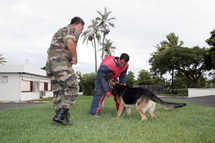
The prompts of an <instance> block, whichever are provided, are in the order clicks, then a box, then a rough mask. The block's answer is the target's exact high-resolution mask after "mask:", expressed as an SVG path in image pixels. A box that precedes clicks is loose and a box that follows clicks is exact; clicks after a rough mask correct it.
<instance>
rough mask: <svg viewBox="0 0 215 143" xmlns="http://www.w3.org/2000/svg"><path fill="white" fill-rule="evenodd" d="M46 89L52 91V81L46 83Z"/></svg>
mask: <svg viewBox="0 0 215 143" xmlns="http://www.w3.org/2000/svg"><path fill="white" fill-rule="evenodd" d="M44 90H45V91H51V83H50V82H45V83H44Z"/></svg>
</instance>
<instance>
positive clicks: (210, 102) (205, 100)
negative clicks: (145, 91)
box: [160, 95, 215, 108]
mask: <svg viewBox="0 0 215 143" xmlns="http://www.w3.org/2000/svg"><path fill="white" fill-rule="evenodd" d="M160 98H161V99H162V100H173V101H174V100H175V101H181V102H185V103H192V104H195V105H202V106H207V107H213V108H215V95H213V96H204V97H192V98H188V97H169V96H168V97H167V96H166V97H160Z"/></svg>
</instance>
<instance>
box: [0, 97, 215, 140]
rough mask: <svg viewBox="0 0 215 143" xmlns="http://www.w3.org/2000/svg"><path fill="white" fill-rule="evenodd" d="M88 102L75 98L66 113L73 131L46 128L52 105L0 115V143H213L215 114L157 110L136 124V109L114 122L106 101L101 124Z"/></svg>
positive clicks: (203, 110) (202, 109)
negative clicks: (75, 100)
mask: <svg viewBox="0 0 215 143" xmlns="http://www.w3.org/2000/svg"><path fill="white" fill-rule="evenodd" d="M91 101H92V96H83V95H79V97H78V99H77V102H76V104H75V105H73V106H71V109H70V114H71V116H70V119H69V120H70V121H71V122H72V123H73V124H74V125H73V126H59V125H55V124H53V123H52V122H51V120H52V118H53V117H54V109H53V103H46V104H42V105H35V106H29V107H21V108H9V109H5V110H1V111H0V142H1V143H7V142H9V143H11V142H15V143H18V142H24V143H25V142H35V143H36V142H38V143H41V142H51V143H53V142H56V143H59V142H77V143H85V142H89V143H92V142H95V143H99V142H101V143H104V142H107V143H121V142H125V143H139V142H141V143H144V142H146V143H151V142H152V143H153V142H159V143H163V142H165V143H174V142H177V143H178V142H179V143H185V142H187V143H199V142H202V143H203V142H208V143H213V142H215V108H209V107H204V106H198V105H193V104H189V103H188V104H187V106H185V107H183V108H180V109H175V110H165V109H163V108H161V107H160V106H159V105H157V106H156V110H155V115H156V116H157V118H156V119H155V120H151V117H150V114H148V113H147V114H146V116H147V118H148V121H146V122H139V121H140V119H141V117H140V115H139V114H138V113H137V111H136V109H135V108H132V109H131V116H130V117H129V116H127V115H126V114H124V113H123V114H122V115H121V117H120V118H119V119H117V120H113V118H114V117H115V116H116V113H117V112H116V109H115V102H114V101H113V98H112V97H108V98H105V103H104V106H103V107H102V110H101V112H100V115H101V116H102V118H94V117H92V116H90V115H89V109H90V106H91Z"/></svg>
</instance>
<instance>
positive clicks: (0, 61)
mask: <svg viewBox="0 0 215 143" xmlns="http://www.w3.org/2000/svg"><path fill="white" fill-rule="evenodd" d="M2 56H3V54H0V64H1V65H4V63H6V62H7V61H5V59H6V58H4V57H2Z"/></svg>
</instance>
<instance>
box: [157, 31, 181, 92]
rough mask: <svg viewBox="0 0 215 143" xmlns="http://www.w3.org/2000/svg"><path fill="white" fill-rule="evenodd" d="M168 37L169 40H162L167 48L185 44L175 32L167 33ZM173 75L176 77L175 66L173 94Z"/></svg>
mask: <svg viewBox="0 0 215 143" xmlns="http://www.w3.org/2000/svg"><path fill="white" fill-rule="evenodd" d="M166 38H167V40H168V41H165V40H164V41H162V42H161V45H164V47H166V48H167V49H169V48H172V47H175V46H178V47H181V46H182V45H183V44H184V42H183V41H179V37H178V36H176V35H175V33H170V34H169V35H166ZM179 42H180V43H179ZM173 77H174V67H173V68H172V94H174V91H173V88H174V87H173Z"/></svg>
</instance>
